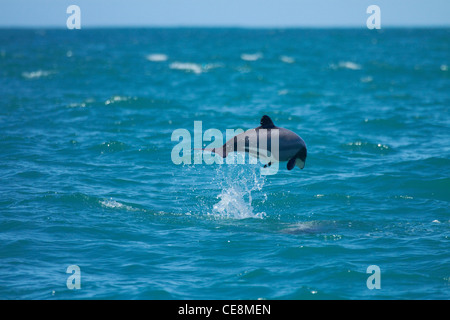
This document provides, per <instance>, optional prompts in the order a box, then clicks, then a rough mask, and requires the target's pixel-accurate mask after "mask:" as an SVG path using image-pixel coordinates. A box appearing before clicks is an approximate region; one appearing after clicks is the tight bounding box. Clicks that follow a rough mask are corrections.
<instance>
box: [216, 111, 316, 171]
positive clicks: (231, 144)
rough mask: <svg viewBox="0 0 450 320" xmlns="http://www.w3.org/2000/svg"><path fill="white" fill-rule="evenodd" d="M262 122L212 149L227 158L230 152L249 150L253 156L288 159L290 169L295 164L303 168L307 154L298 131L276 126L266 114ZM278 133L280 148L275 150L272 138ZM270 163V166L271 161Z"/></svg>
mask: <svg viewBox="0 0 450 320" xmlns="http://www.w3.org/2000/svg"><path fill="white" fill-rule="evenodd" d="M260 124H261V126H259V127H257V128H254V129H250V130H247V131H245V132H243V133H241V134H238V135H236V136H235V137H233V138H231V139H230V140H228V141H227V142H226V143H225V144H224V145H223V146H222V148H214V149H210V151H211V152H214V153H216V154H218V155H220V156H222V158H226V157H227V155H228V154H229V153H230V152H234V151H237V152H247V153H249V154H251V155H252V156H256V157H260V158H266V159H270V160H271V161H287V162H288V163H287V169H288V170H292V169H293V168H294V166H295V165H297V167H299V168H300V169H303V168H304V167H305V161H306V155H307V150H306V144H305V141H303V139H302V138H300V136H298V135H297V134H296V133H294V132H292V131H290V130H288V129H285V128H280V127H277V126H275V125H274V124H273V121H272V120H271V119H270V118H269V117H268V116H266V115H264V116H263V117H262V118H261V121H260ZM275 130H276V131H275ZM277 133H278V148H277V149H278V150H275V148H276V143H275V142H273V141H272V138H275V137H276V134H277ZM263 139H264V140H263ZM264 141H266V143H265V142H264ZM274 141H275V140H274ZM252 143H253V144H252ZM252 146H253V147H252ZM268 155H270V157H269V156H268ZM268 165H269V166H270V165H271V162H269V163H268Z"/></svg>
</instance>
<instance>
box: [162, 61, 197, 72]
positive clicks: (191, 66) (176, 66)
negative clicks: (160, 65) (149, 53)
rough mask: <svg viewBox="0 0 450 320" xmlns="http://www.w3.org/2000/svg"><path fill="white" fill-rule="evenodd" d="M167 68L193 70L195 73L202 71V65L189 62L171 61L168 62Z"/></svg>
mask: <svg viewBox="0 0 450 320" xmlns="http://www.w3.org/2000/svg"><path fill="white" fill-rule="evenodd" d="M169 68H170V69H174V70H183V71H187V72H193V73H195V74H200V73H202V72H203V69H202V66H200V65H199V64H196V63H190V62H173V63H171V64H170V66H169Z"/></svg>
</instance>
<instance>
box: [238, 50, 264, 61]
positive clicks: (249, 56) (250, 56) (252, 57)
mask: <svg viewBox="0 0 450 320" xmlns="http://www.w3.org/2000/svg"><path fill="white" fill-rule="evenodd" d="M261 58H262V54H261V53H259V52H258V53H243V54H241V59H242V60H244V61H256V60H259V59H261Z"/></svg>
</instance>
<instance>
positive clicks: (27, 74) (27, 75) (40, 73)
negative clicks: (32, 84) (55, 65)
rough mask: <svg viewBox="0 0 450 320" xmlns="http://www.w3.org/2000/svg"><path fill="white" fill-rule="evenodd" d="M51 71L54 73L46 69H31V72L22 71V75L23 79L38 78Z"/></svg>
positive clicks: (47, 74)
mask: <svg viewBox="0 0 450 320" xmlns="http://www.w3.org/2000/svg"><path fill="white" fill-rule="evenodd" d="M53 73H55V72H54V71H48V70H37V71H31V72H22V77H24V78H25V79H39V78H42V77H47V76H49V75H51V74H53Z"/></svg>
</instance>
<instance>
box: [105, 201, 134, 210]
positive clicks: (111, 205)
mask: <svg viewBox="0 0 450 320" xmlns="http://www.w3.org/2000/svg"><path fill="white" fill-rule="evenodd" d="M100 204H101V205H102V206H103V207H105V208H110V209H125V210H127V211H139V209H137V208H133V207H131V206H128V205H126V204H123V203H120V202H118V201H115V200H112V199H106V200H102V201H100Z"/></svg>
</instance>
